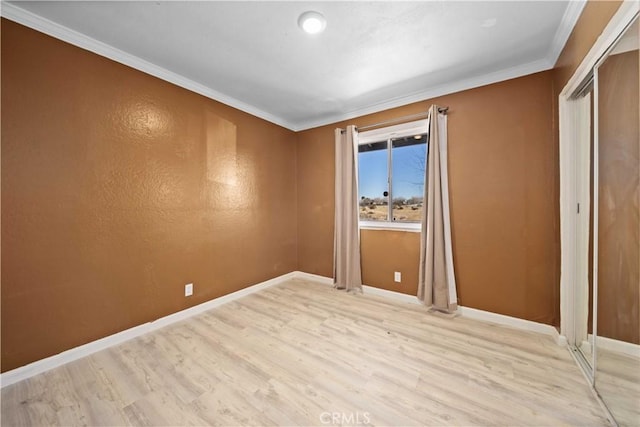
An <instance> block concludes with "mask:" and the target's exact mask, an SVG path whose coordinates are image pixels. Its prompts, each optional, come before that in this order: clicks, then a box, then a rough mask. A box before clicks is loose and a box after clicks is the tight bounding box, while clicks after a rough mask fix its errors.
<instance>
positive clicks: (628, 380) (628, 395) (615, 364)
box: [596, 348, 640, 427]
mask: <svg viewBox="0 0 640 427" xmlns="http://www.w3.org/2000/svg"><path fill="white" fill-rule="evenodd" d="M597 363H598V369H597V372H596V389H597V390H598V393H600V396H601V397H602V400H603V401H604V403H605V404H606V405H607V407H608V408H609V410H610V411H611V413H612V414H613V416H614V417H615V419H616V421H617V422H618V424H619V425H620V427H632V426H640V359H638V358H636V357H631V356H627V355H624V354H619V353H615V352H612V351H608V350H603V349H601V348H599V349H598V362H597Z"/></svg>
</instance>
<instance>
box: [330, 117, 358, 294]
mask: <svg viewBox="0 0 640 427" xmlns="http://www.w3.org/2000/svg"><path fill="white" fill-rule="evenodd" d="M335 144H336V176H335V187H336V188H335V208H336V211H335V231H334V239H333V261H334V263H333V269H334V286H335V287H336V288H338V289H346V290H347V291H360V292H361V291H362V273H361V268H360V229H359V228H358V134H357V131H356V128H355V126H348V127H347V129H346V131H345V132H344V133H343V132H342V131H341V130H340V129H336V131H335Z"/></svg>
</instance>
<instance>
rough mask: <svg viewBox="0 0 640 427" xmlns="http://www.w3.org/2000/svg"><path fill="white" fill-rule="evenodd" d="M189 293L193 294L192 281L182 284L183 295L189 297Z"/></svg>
mask: <svg viewBox="0 0 640 427" xmlns="http://www.w3.org/2000/svg"><path fill="white" fill-rule="evenodd" d="M191 295H193V283H187V284H186V285H184V296H185V297H190V296H191Z"/></svg>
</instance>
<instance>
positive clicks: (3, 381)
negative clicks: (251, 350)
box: [0, 271, 566, 387]
mask: <svg viewBox="0 0 640 427" xmlns="http://www.w3.org/2000/svg"><path fill="white" fill-rule="evenodd" d="M290 279H304V280H310V281H314V282H318V283H323V284H326V285H332V284H333V279H332V278H330V277H325V276H319V275H316V274H310V273H305V272H301V271H294V272H291V273H287V274H283V275H282V276H278V277H275V278H273V279H270V280H267V281H264V282H261V283H257V284H255V285H252V286H249V287H247V288H244V289H240V290H239V291H236V292H232V293H230V294H227V295H223V296H221V297H218V298H215V299H213V300H211V301H207V302H205V303H202V304H199V305H196V306H193V307H190V308H187V309H185V310H182V311H178V312H176V313H173V314H170V315H168V316H165V317H161V318H159V319H157V320H154V321H152V322H149V323H144V324H142V325H139V326H135V327H133V328H130V329H126V330H124V331H122V332H118V333H116V334H113V335H109V336H107V337H104V338H101V339H99V340H96V341H92V342H89V343H86V344H83V345H81V346H78V347H75V348H72V349H69V350H66V351H64V352H62V353H59V354H56V355H53V356H50V357H47V358H45V359H41V360H38V361H35V362H33V363H30V364H28V365H25V366H21V367H19V368H16V369H13V370H11V371H7V372H4V373H2V374H0V387H6V386H8V385H11V384H15V383H17V382H19V381H22V380H25V379H27V378H30V377H33V376H35V375H38V374H41V373H43V372H45V371H48V370H50V369H53V368H56V367H58V366H61V365H64V364H66V363H69V362H72V361H74V360H78V359H81V358H83V357H86V356H88V355H90V354H93V353H96V352H98V351H100V350H104V349H106V348H109V347H112V346H116V345H119V344H122V343H123V342H125V341H128V340H130V339H133V338H136V337H139V336H141V335H144V334H147V333H149V332H152V331H155V330H157V329H160V328H163V327H165V326H168V325H170V324H173V323H176V322H179V321H181V320H184V319H187V318H189V317H192V316H195V315H197V314H200V313H202V312H204V311H207V310H211V309H212V308H215V307H218V306H221V305H223V304H226V303H228V302H231V301H234V300H237V299H239V298H242V297H244V296H245V295H249V294H252V293H255V292H258V291H260V290H262V289H265V288H268V287H271V286H275V285H278V284H280V283H283V282H285V281H287V280H290ZM363 291H364V292H365V293H367V294H371V295H377V296H381V297H385V298H391V299H394V300H397V301H402V302H405V303H410V304H421V302H420V301H419V300H418V298H417V297H416V296H412V295H407V294H403V293H400V292H394V291H388V290H386V289H380V288H376V287H373V286H364V287H363ZM458 314H459V315H460V316H463V317H466V318H469V319H475V320H481V321H485V322H491V323H497V324H500V325H505V326H510V327H513V328H517V329H522V330H527V331H533V332H538V333H541V334H545V335H550V336H551V337H553V339H554V340H555V341H556V343H557V344H559V345H565V344H566V339H565V338H564V337H563V336H561V335H560V334H559V333H558V330H557V329H556V328H554V327H553V326H551V325H545V324H542V323H537V322H532V321H530V320H524V319H518V318H515V317H510V316H505V315H502V314H496V313H490V312H487V311H483V310H477V309H474V308H469V307H458Z"/></svg>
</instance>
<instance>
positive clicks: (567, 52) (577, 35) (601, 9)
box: [553, 0, 622, 332]
mask: <svg viewBox="0 0 640 427" xmlns="http://www.w3.org/2000/svg"><path fill="white" fill-rule="evenodd" d="M621 4H622V2H621V1H618V0H607V1H599V0H589V1H587V4H586V5H585V7H584V9H583V10H582V14H581V15H580V18H579V19H578V21H577V22H576V25H575V27H574V28H573V30H572V31H571V34H570V36H569V38H568V39H567V43H566V44H565V46H564V48H563V49H562V52H561V53H560V56H559V57H558V60H557V61H556V65H555V68H554V70H553V99H554V109H555V112H554V122H553V128H554V141H555V145H556V147H559V146H560V133H559V121H560V120H559V116H558V97H559V96H560V93H561V92H562V90H563V89H564V87H565V86H566V84H567V82H568V81H569V79H570V78H571V76H573V74H574V73H575V71H576V69H577V68H578V67H579V66H580V63H581V62H582V61H583V59H584V57H585V56H586V55H587V53H589V50H591V48H592V47H593V45H594V43H595V42H596V40H597V39H598V37H599V36H600V34H602V31H603V30H604V28H605V27H606V26H607V24H608V23H609V21H610V20H611V18H612V17H613V15H615V13H616V12H617V11H618V8H619V7H620V5H621ZM555 155H556V158H555V160H554V171H553V175H554V179H555V181H556V182H555V184H554V187H555V188H556V189H557V190H556V191H558V193H557V194H558V195H559V188H560V158H559V151H558V148H556V150H555ZM559 216H560V208H559V207H558V217H559ZM590 243H591V242H590ZM555 245H556V248H557V249H556V250H557V251H558V253H560V233H558V235H557V236H556V242H555ZM556 275H557V280H555V282H554V283H555V289H554V294H555V295H557V296H558V298H557V300H556V303H555V304H554V310H555V317H556V318H557V319H559V318H560V299H559V296H560V270H559V269H558V271H557V272H556ZM589 280H590V282H589V283H590V286H591V278H590V279H589ZM589 292H590V293H589V295H590V296H589V298H590V299H589V325H591V288H590V289H589ZM589 331H590V332H591V326H589Z"/></svg>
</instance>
